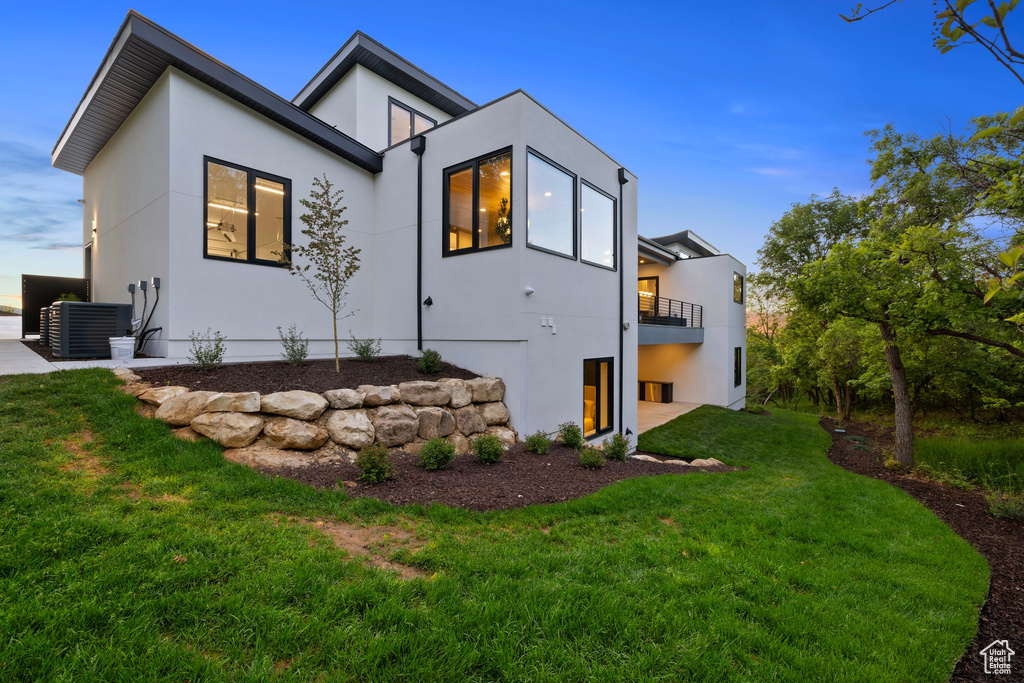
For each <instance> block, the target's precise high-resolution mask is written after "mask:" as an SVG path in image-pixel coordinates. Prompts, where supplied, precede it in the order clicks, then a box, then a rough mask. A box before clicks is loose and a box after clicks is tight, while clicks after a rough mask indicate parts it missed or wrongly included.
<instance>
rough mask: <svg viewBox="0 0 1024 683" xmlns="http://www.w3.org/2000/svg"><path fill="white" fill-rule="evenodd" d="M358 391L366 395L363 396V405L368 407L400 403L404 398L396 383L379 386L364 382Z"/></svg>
mask: <svg viewBox="0 0 1024 683" xmlns="http://www.w3.org/2000/svg"><path fill="white" fill-rule="evenodd" d="M356 391H360V392H362V393H363V394H364V395H365V397H364V398H363V406H365V407H367V408H374V407H376V406H386V405H390V404H392V403H398V402H400V401H401V400H402V393H401V392H400V391H399V390H398V387H397V386H396V385H394V384H392V385H391V386H389V387H378V386H374V385H373V384H363V385H361V386H359V387H358V388H357V389H356Z"/></svg>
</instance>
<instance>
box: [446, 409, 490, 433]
mask: <svg viewBox="0 0 1024 683" xmlns="http://www.w3.org/2000/svg"><path fill="white" fill-rule="evenodd" d="M452 415H454V416H455V425H456V427H458V430H459V431H460V432H462V434H463V435H464V436H469V435H471V434H477V433H479V432H482V431H484V430H485V429H487V423H486V422H484V417H483V415H481V414H480V411H479V410H477V409H476V406H466V407H465V408H459V409H458V410H453V411H452Z"/></svg>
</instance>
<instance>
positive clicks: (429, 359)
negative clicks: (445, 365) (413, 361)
mask: <svg viewBox="0 0 1024 683" xmlns="http://www.w3.org/2000/svg"><path fill="white" fill-rule="evenodd" d="M419 369H420V372H421V373H423V374H424V375H436V374H437V373H438V372H440V371H441V354H440V353H438V352H437V351H435V350H434V349H423V353H421V354H420V360H419Z"/></svg>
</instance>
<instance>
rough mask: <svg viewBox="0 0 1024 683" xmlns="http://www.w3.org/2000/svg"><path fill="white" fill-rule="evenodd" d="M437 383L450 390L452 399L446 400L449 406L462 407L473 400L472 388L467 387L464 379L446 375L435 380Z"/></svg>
mask: <svg viewBox="0 0 1024 683" xmlns="http://www.w3.org/2000/svg"><path fill="white" fill-rule="evenodd" d="M437 383H438V384H439V385H441V386H442V387H444V388H446V389H448V390H449V391H450V392H452V399H451V401H449V402H448V405H449V406H450V407H452V408H462V407H465V406H468V405H469V404H470V403H472V402H473V390H472V389H470V388H469V384H467V383H466V380H464V379H451V378H449V377H446V378H444V379H439V380H437Z"/></svg>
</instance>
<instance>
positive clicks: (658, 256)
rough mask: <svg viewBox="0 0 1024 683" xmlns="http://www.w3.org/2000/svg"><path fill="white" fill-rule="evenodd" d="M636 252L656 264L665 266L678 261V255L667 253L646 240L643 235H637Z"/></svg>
mask: <svg viewBox="0 0 1024 683" xmlns="http://www.w3.org/2000/svg"><path fill="white" fill-rule="evenodd" d="M637 251H638V252H640V255H641V256H645V257H647V258H649V259H652V260H654V261H657V262H658V263H663V264H665V265H666V266H668V265H671V264H673V263H675V262H676V261H678V260H679V254H677V253H675V252H674V251H669V250H668V249H666V248H665V247H663V246H661V245H660V244H658V243H657V242H655V241H654V240H652V239H648V238H647V237H644V236H643V235H637Z"/></svg>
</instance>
